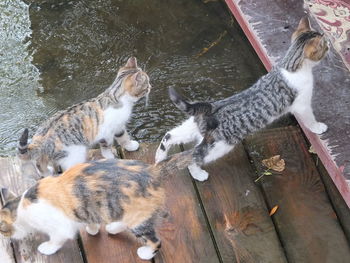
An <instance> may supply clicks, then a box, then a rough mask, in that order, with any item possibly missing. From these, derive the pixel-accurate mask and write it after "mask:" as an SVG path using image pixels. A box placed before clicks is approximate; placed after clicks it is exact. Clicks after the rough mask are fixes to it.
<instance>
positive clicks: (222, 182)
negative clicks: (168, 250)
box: [196, 144, 287, 263]
mask: <svg viewBox="0 0 350 263" xmlns="http://www.w3.org/2000/svg"><path fill="white" fill-rule="evenodd" d="M205 170H207V171H208V172H209V180H208V181H205V182H203V183H202V182H196V185H197V187H198V190H199V193H200V196H201V199H202V202H203V205H204V208H205V211H206V214H207V216H208V219H209V222H210V225H211V228H212V230H213V233H214V236H215V239H216V241H217V245H218V248H219V251H220V254H221V257H222V260H223V262H246V263H248V262H264V263H269V262H271V263H278V262H287V261H286V258H285V255H284V252H283V249H282V247H281V244H280V241H279V239H278V235H277V233H276V231H275V227H274V225H273V222H272V220H271V218H270V216H269V211H268V209H267V207H266V204H265V201H264V199H263V196H262V193H261V192H260V190H259V188H258V187H257V186H256V185H255V184H254V182H253V179H252V177H253V175H254V174H255V173H254V170H253V169H252V167H251V164H250V162H249V160H248V157H247V155H246V153H245V150H244V148H243V146H242V144H239V145H237V146H236V147H235V150H234V151H233V152H232V153H230V154H228V155H226V156H225V157H224V158H221V159H219V160H217V161H216V162H214V163H212V164H210V165H208V166H206V167H205ZM228 239H229V240H230V242H229V241H228Z"/></svg>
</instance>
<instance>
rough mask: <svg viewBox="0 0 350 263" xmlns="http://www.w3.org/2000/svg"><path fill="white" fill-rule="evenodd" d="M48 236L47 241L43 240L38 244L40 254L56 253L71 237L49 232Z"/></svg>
mask: <svg viewBox="0 0 350 263" xmlns="http://www.w3.org/2000/svg"><path fill="white" fill-rule="evenodd" d="M49 237H50V240H49V241H46V242H43V243H41V244H40V245H39V246H38V251H39V252H40V253H41V254H44V255H52V254H54V253H56V252H57V251H58V250H59V249H60V248H61V247H62V246H63V244H64V243H65V242H66V241H67V240H68V239H71V238H73V237H66V236H64V235H61V234H60V233H55V234H49Z"/></svg>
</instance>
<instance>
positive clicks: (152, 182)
mask: <svg viewBox="0 0 350 263" xmlns="http://www.w3.org/2000/svg"><path fill="white" fill-rule="evenodd" d="M192 154H193V150H191V151H187V152H182V153H178V154H175V155H173V156H172V157H171V158H170V159H167V160H165V161H163V162H160V163H158V164H156V165H148V164H145V163H143V162H141V161H135V160H113V159H109V160H106V159H104V160H99V161H93V162H88V163H82V164H77V165H75V166H73V167H72V168H70V169H68V170H67V171H66V172H64V173H63V174H62V175H61V176H56V177H53V176H49V177H46V178H43V179H41V180H39V181H38V182H37V184H36V185H34V186H33V187H31V188H29V189H28V190H27V191H25V192H24V193H23V194H22V195H21V196H19V197H17V198H14V199H11V200H10V201H8V202H7V203H6V204H5V205H4V206H3V207H2V209H1V210H0V233H1V234H2V235H4V236H7V237H12V238H15V239H22V238H24V237H25V236H26V235H27V234H28V233H29V232H31V231H32V230H35V231H39V232H43V233H46V234H47V235H48V236H49V238H50V240H49V241H47V242H44V243H42V244H41V245H40V246H39V247H38V250H39V252H41V253H42V254H45V255H51V254H53V253H55V252H56V251H57V250H59V249H60V248H61V247H62V245H63V244H64V243H65V241H66V240H67V239H73V238H74V236H75V234H76V233H77V231H78V229H79V228H80V227H81V226H84V225H85V227H86V231H87V232H88V233H89V234H91V235H96V234H97V233H98V232H99V228H100V224H101V223H106V224H107V225H106V231H107V232H108V233H110V234H117V233H120V232H122V231H124V230H127V229H129V230H131V232H132V233H133V234H134V235H135V236H136V237H141V238H143V240H144V241H145V242H146V245H145V246H142V247H140V248H139V249H138V250H137V254H138V255H139V257H140V258H141V259H145V260H148V259H151V258H152V257H153V256H154V255H155V253H156V252H157V251H158V249H159V248H160V240H159V238H158V237H157V235H156V232H155V229H154V226H155V224H156V220H157V218H158V214H159V212H160V210H161V209H162V205H163V202H164V189H163V188H162V185H161V182H162V179H163V178H165V177H166V176H167V175H169V174H173V173H174V171H175V170H176V169H184V168H186V167H187V166H188V165H189V164H190V163H191V162H192Z"/></svg>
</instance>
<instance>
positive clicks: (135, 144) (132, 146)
mask: <svg viewBox="0 0 350 263" xmlns="http://www.w3.org/2000/svg"><path fill="white" fill-rule="evenodd" d="M139 146H140V144H139V143H138V142H137V141H130V142H128V143H127V144H125V145H124V147H123V148H124V149H125V150H127V151H128V152H133V151H136V150H137V149H138V148H139Z"/></svg>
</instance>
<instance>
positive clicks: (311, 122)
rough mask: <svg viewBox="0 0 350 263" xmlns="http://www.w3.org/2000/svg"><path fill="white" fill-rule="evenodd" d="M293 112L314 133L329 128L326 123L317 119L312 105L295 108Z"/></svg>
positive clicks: (320, 132)
mask: <svg viewBox="0 0 350 263" xmlns="http://www.w3.org/2000/svg"><path fill="white" fill-rule="evenodd" d="M292 113H293V114H294V115H295V116H296V117H297V118H298V119H300V120H301V121H302V123H303V124H304V125H305V126H306V128H308V129H309V130H310V131H312V132H313V133H316V134H322V133H324V132H326V131H327V129H328V127H327V125H326V124H324V123H322V122H318V121H316V118H315V115H314V113H313V111H312V108H311V106H304V107H299V108H297V109H294V111H292Z"/></svg>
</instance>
